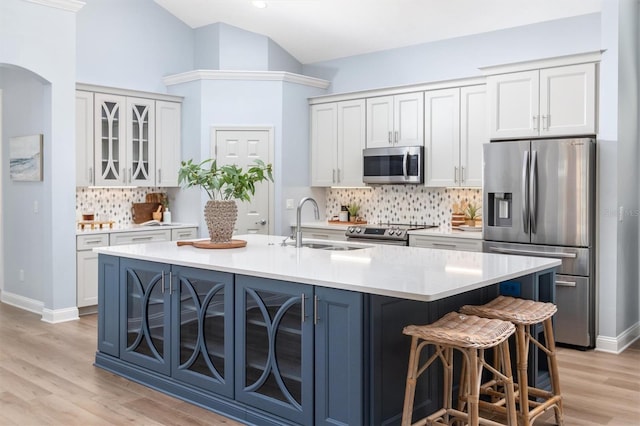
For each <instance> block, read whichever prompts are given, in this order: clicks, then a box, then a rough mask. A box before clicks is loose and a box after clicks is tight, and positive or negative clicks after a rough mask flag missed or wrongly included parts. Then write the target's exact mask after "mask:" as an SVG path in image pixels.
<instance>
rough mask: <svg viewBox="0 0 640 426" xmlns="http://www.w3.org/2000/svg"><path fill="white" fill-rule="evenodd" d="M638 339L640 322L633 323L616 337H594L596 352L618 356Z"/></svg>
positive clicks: (639, 336)
mask: <svg viewBox="0 0 640 426" xmlns="http://www.w3.org/2000/svg"><path fill="white" fill-rule="evenodd" d="M638 338H640V322H638V323H635V324H634V325H632V326H631V327H629V328H627V329H626V330H625V331H623V332H622V333H620V334H619V335H618V336H616V337H606V336H598V337H596V350H597V351H602V352H611V353H614V354H619V353H621V352H622V351H624V350H625V349H627V347H629V346H630V345H631V344H632V343H633V342H635V341H636V340H638Z"/></svg>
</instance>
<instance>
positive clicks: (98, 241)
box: [84, 240, 102, 244]
mask: <svg viewBox="0 0 640 426" xmlns="http://www.w3.org/2000/svg"><path fill="white" fill-rule="evenodd" d="M101 242H102V240H87V241H85V242H84V243H85V244H100V243H101Z"/></svg>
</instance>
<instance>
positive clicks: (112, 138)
mask: <svg viewBox="0 0 640 426" xmlns="http://www.w3.org/2000/svg"><path fill="white" fill-rule="evenodd" d="M94 99H95V107H94V111H95V125H94V128H95V132H96V134H95V147H94V152H95V167H96V176H95V184H96V185H107V186H108V185H112V186H113V185H122V186H125V185H153V184H154V183H155V175H154V168H153V167H152V163H153V159H154V156H155V152H154V146H153V140H154V133H155V102H154V101H153V100H151V99H141V98H130V97H125V96H118V95H110V94H104V93H96V94H95V97H94Z"/></svg>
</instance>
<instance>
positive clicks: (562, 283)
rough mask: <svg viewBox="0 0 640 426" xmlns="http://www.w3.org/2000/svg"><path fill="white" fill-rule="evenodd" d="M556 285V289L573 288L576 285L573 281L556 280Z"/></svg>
mask: <svg viewBox="0 0 640 426" xmlns="http://www.w3.org/2000/svg"><path fill="white" fill-rule="evenodd" d="M556 285H557V286H558V287H575V286H576V285H577V284H576V282H575V281H560V280H556Z"/></svg>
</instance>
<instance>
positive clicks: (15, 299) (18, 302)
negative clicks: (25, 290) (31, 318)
mask: <svg viewBox="0 0 640 426" xmlns="http://www.w3.org/2000/svg"><path fill="white" fill-rule="evenodd" d="M0 301H1V302H2V303H6V304H7V305H11V306H15V307H16V308H20V309H24V310H25V311H29V312H33V313H34V314H38V315H42V309H44V303H42V302H41V301H39V300H34V299H29V298H28V297H24V296H20V295H19V294H14V293H9V292H7V291H6V290H3V291H2V294H0Z"/></svg>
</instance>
